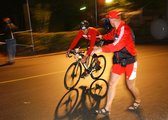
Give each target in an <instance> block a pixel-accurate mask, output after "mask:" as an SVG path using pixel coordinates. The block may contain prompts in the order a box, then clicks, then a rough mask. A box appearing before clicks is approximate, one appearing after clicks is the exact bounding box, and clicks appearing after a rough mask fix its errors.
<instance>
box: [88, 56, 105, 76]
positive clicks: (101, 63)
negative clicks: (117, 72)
mask: <svg viewBox="0 0 168 120" xmlns="http://www.w3.org/2000/svg"><path fill="white" fill-rule="evenodd" d="M94 59H95V58H93V57H92V60H91V63H92V62H94V63H93V64H92V69H93V71H92V73H91V77H92V78H93V79H98V78H99V77H101V75H102V74H103V73H104V70H105V68H106V58H105V57H104V56H103V55H99V56H97V58H96V59H97V60H96V61H95V60H94ZM97 62H98V63H97Z"/></svg>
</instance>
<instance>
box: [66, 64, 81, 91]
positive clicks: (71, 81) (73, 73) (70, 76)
mask: <svg viewBox="0 0 168 120" xmlns="http://www.w3.org/2000/svg"><path fill="white" fill-rule="evenodd" d="M81 73H82V66H81V64H80V63H79V62H74V63H72V64H71V65H70V66H69V67H68V69H67V71H66V73H65V76H64V86H65V88H66V89H68V90H70V89H71V88H74V87H75V86H76V85H77V84H78V82H79V80H80V76H81Z"/></svg>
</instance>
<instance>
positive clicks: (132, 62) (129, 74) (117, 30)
mask: <svg viewBox="0 0 168 120" xmlns="http://www.w3.org/2000/svg"><path fill="white" fill-rule="evenodd" d="M107 17H108V19H109V20H110V24H111V25H112V26H113V27H114V29H113V30H112V31H111V32H109V33H108V34H105V35H99V38H100V39H103V40H114V41H113V43H112V44H108V45H105V46H102V47H99V48H95V49H94V50H93V52H92V54H93V53H98V52H113V53H114V55H113V66H112V69H111V72H110V73H111V75H110V80H109V88H108V93H107V103H106V106H105V108H103V109H100V110H96V111H95V112H96V113H98V114H99V113H100V114H105V115H107V114H109V113H110V110H111V104H112V101H113V99H114V96H115V93H116V86H117V84H118V81H119V79H120V78H121V74H123V73H125V76H126V83H127V86H128V89H129V90H130V91H131V93H132V95H133V97H134V99H135V100H134V102H133V104H132V105H131V106H129V107H128V109H129V110H135V109H137V108H138V107H139V105H140V102H141V99H140V96H139V91H138V89H137V88H136V86H135V78H136V70H137V60H136V54H137V52H136V49H135V44H134V37H133V33H132V30H131V28H130V27H129V26H128V25H127V24H126V23H125V22H124V21H123V20H121V13H120V12H119V11H117V10H111V11H110V12H108V15H107Z"/></svg>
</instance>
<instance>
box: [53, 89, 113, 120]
mask: <svg viewBox="0 0 168 120" xmlns="http://www.w3.org/2000/svg"><path fill="white" fill-rule="evenodd" d="M79 91H81V95H80V96H79V93H80V92H79ZM103 99H104V98H102V96H99V95H97V94H90V88H89V89H88V88H87V86H80V87H79V89H75V88H74V89H71V90H69V91H68V92H67V93H66V94H65V95H64V96H63V97H62V98H61V100H60V102H59V103H58V105H57V107H56V110H55V116H54V117H55V118H54V120H65V119H68V120H75V119H78V120H97V115H96V114H95V113H94V109H97V108H99V107H100V102H101V100H103ZM98 120H110V119H109V116H104V117H103V118H99V119H98Z"/></svg>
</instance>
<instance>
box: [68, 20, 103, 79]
mask: <svg viewBox="0 0 168 120" xmlns="http://www.w3.org/2000/svg"><path fill="white" fill-rule="evenodd" d="M98 35H100V32H99V31H98V30H97V29H96V28H94V27H89V22H88V21H87V20H84V21H82V22H81V23H80V30H79V32H78V34H77V36H76V37H75V39H74V40H73V42H72V43H71V45H70V47H69V49H68V51H67V53H69V51H70V50H72V49H73V48H74V47H75V46H76V45H77V43H78V42H79V40H80V39H81V38H82V37H83V38H85V39H87V40H88V41H89V45H88V48H87V53H86V55H85V56H84V57H83V59H82V63H86V65H87V64H88V60H89V56H90V54H91V52H92V50H93V47H94V46H95V44H96V41H98V39H96V36H98ZM99 40H100V39H99ZM87 74H88V73H87V71H84V73H83V74H82V75H81V77H82V78H84V77H85V76H86V75H87Z"/></svg>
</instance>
